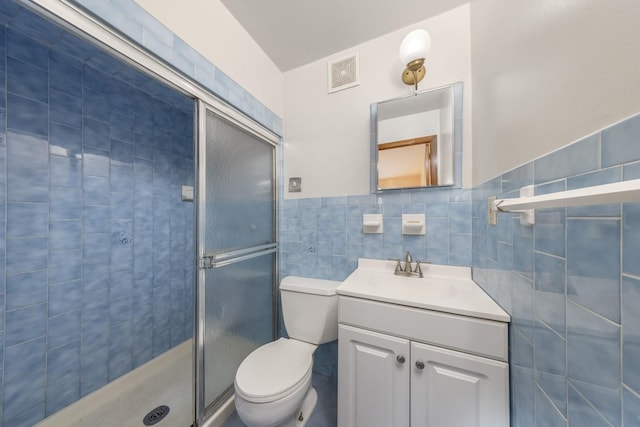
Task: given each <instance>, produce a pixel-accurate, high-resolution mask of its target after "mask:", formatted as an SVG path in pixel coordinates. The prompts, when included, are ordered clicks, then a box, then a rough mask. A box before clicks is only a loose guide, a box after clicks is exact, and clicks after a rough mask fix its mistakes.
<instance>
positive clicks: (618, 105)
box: [471, 0, 640, 185]
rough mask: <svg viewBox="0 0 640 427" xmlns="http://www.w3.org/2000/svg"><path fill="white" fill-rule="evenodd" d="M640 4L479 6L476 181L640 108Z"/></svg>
mask: <svg viewBox="0 0 640 427" xmlns="http://www.w3.org/2000/svg"><path fill="white" fill-rule="evenodd" d="M639 23H640V2H638V1H637V0H606V1H602V0H565V1H558V0H536V1H530V0H513V1H504V0H475V1H473V2H472V3H471V47H472V67H473V144H474V147H473V183H474V185H479V184H482V183H483V182H485V181H486V180H488V179H490V178H493V177H495V176H497V175H499V174H501V173H503V172H505V171H508V170H510V169H512V168H514V167H516V166H518V165H520V164H523V163H525V162H528V161H530V160H532V159H534V158H537V157H539V156H541V155H543V154H545V153H548V152H550V151H553V150H555V149H557V148H559V147H562V146H564V145H567V144H568V143H570V142H573V141H574V140H576V139H579V138H581V137H583V136H585V135H588V134H590V133H592V132H594V131H596V130H598V129H601V128H602V127H604V126H606V125H608V124H611V123H614V122H616V121H619V120H621V119H623V118H625V117H628V116H630V115H632V114H634V113H637V112H638V111H640V24H639Z"/></svg>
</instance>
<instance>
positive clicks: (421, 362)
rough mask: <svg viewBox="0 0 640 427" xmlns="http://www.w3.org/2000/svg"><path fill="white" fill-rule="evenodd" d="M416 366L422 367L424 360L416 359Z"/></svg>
mask: <svg viewBox="0 0 640 427" xmlns="http://www.w3.org/2000/svg"><path fill="white" fill-rule="evenodd" d="M416 368H418V369H424V362H423V361H422V360H418V361H416Z"/></svg>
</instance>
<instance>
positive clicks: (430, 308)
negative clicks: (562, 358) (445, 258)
mask: <svg viewBox="0 0 640 427" xmlns="http://www.w3.org/2000/svg"><path fill="white" fill-rule="evenodd" d="M394 268H395V262H394V261H382V260H369V259H362V258H361V259H359V260H358V268H357V269H356V271H354V272H353V273H352V274H351V275H350V276H349V277H348V278H347V279H346V280H345V281H344V282H343V283H342V284H341V285H340V286H338V288H337V289H336V292H337V293H338V427H508V426H509V365H508V360H509V359H508V338H507V337H508V325H509V321H510V320H511V319H510V317H509V315H508V314H507V313H506V312H505V311H504V310H502V308H501V307H500V306H499V305H498V304H496V303H495V301H493V300H492V299H491V298H490V297H489V296H488V295H487V294H486V293H485V292H484V291H483V290H482V289H480V287H478V285H477V284H476V283H474V282H473V280H472V279H471V269H470V268H468V267H455V266H444V265H434V264H429V265H426V266H423V273H424V277H420V278H413V277H401V276H398V275H394V274H393V271H394Z"/></svg>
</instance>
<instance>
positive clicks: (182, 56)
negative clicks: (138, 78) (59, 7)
mask: <svg viewBox="0 0 640 427" xmlns="http://www.w3.org/2000/svg"><path fill="white" fill-rule="evenodd" d="M75 3H78V4H79V5H81V6H83V7H85V8H87V9H88V10H89V11H90V12H92V13H93V14H95V15H96V16H97V17H98V18H99V19H101V20H102V21H104V22H106V23H107V24H109V25H111V26H112V27H114V28H115V29H116V30H117V31H120V32H122V33H123V34H125V35H126V36H128V37H129V38H131V39H133V40H134V41H136V42H137V43H139V44H140V45H141V46H142V47H144V48H146V49H147V50H149V51H150V52H152V53H154V54H155V55H157V56H158V57H160V58H162V59H163V60H164V61H166V62H168V63H169V64H171V65H172V66H173V67H174V68H176V69H177V70H179V71H180V72H182V73H183V74H184V75H186V76H187V77H189V78H191V79H194V80H195V81H197V82H199V83H200V84H202V85H203V86H204V87H206V88H208V89H209V90H210V91H212V92H213V93H215V94H216V95H217V96H219V97H220V98H222V99H223V100H225V101H227V102H229V103H230V104H232V105H234V106H235V107H236V108H238V109H239V110H240V111H242V112H243V113H245V114H246V115H247V116H249V117H251V118H252V119H254V120H255V121H257V122H258V123H261V124H262V125H264V126H266V127H267V128H268V129H270V130H271V131H273V132H274V133H276V134H277V135H282V120H281V119H280V118H279V117H278V116H277V115H276V114H274V113H273V112H272V111H270V110H269V109H268V108H266V106H265V105H263V104H262V103H260V102H259V101H258V100H257V99H256V98H255V97H254V96H253V95H251V94H250V93H249V92H247V91H246V90H245V89H244V88H242V87H241V86H240V85H239V84H238V83H236V82H235V81H234V80H233V79H231V78H230V77H229V76H227V75H226V74H225V73H224V72H222V71H221V70H220V69H219V68H217V67H216V66H215V65H214V64H212V63H211V62H209V61H208V60H207V59H206V58H204V56H203V55H201V54H200V53H199V52H197V51H196V50H195V49H193V48H192V47H190V46H189V45H188V44H187V43H186V42H185V41H184V40H182V39H181V38H180V37H178V36H177V35H175V34H173V33H172V32H171V31H170V30H169V29H168V28H167V27H165V26H164V25H163V24H162V23H160V22H159V21H158V20H157V19H156V18H154V17H153V16H151V15H150V14H149V13H148V12H147V11H145V10H144V9H143V8H142V7H141V6H140V5H138V4H137V3H136V2H135V1H133V0H123V1H119V2H117V3H113V4H112V3H109V4H108V5H107V4H105V3H104V2H100V1H94V0H75ZM89 56H91V55H89ZM109 59H110V57H108V56H105V55H95V56H94V57H92V58H91V60H90V61H89V62H90V63H91V64H92V65H94V66H96V68H101V69H105V68H106V69H108V70H111V71H112V72H119V73H120V74H126V72H124V73H123V72H122V71H121V70H116V69H114V68H113V67H117V66H120V68H122V66H121V65H120V64H118V63H114V62H113V61H110V60H109ZM147 85H148V84H145V86H147ZM150 93H153V91H150ZM121 99H123V100H124V99H125V98H121Z"/></svg>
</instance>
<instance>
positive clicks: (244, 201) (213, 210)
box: [205, 111, 275, 253]
mask: <svg viewBox="0 0 640 427" xmlns="http://www.w3.org/2000/svg"><path fill="white" fill-rule="evenodd" d="M206 123H207V128H206V139H207V152H206V164H207V184H206V185H207V187H206V211H207V215H206V238H205V241H206V242H205V252H207V253H210V252H226V251H229V250H233V249H239V248H247V247H252V246H258V245H262V244H266V243H271V242H273V241H274V240H275V232H274V230H275V228H274V219H273V218H274V203H273V201H274V187H273V163H274V162H273V156H274V151H275V150H274V148H273V146H271V145H269V144H267V143H265V142H263V141H261V140H260V139H258V138H257V137H255V136H253V135H251V134H249V133H247V132H244V131H243V130H241V129H240V128H238V127H236V126H234V125H232V124H231V123H229V122H227V121H226V120H224V119H222V118H220V117H217V116H216V115H215V114H213V113H212V112H210V111H207V121H206Z"/></svg>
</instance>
